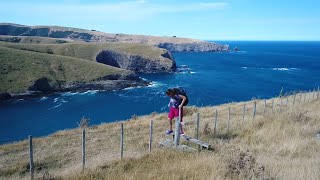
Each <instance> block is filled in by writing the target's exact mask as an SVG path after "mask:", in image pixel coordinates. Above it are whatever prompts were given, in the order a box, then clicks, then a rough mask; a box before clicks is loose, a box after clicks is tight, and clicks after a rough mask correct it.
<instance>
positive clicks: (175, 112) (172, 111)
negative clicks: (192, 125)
mask: <svg viewBox="0 0 320 180" xmlns="http://www.w3.org/2000/svg"><path fill="white" fill-rule="evenodd" d="M182 116H183V108H181V118H182ZM175 117H179V109H177V108H173V107H170V110H169V114H168V118H169V119H174V118H175ZM181 121H182V119H181Z"/></svg>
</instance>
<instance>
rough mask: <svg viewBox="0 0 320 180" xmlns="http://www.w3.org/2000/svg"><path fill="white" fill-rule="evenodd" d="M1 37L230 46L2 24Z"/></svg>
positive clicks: (180, 47)
mask: <svg viewBox="0 0 320 180" xmlns="http://www.w3.org/2000/svg"><path fill="white" fill-rule="evenodd" d="M0 35H10V36H40V37H50V38H65V39H71V40H76V41H85V42H122V43H135V44H149V45H153V46H156V47H161V48H165V49H167V50H169V51H171V52H180V51H194V52H208V51H226V50H228V49H229V46H228V45H221V44H217V43H210V42H206V41H201V40H196V39H189V38H179V37H175V36H173V37H158V36H145V35H129V34H110V33H104V32H99V31H95V30H94V31H89V30H84V29H77V28H69V27H59V26H24V25H18V24H9V23H0Z"/></svg>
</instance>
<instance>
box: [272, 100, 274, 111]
mask: <svg viewBox="0 0 320 180" xmlns="http://www.w3.org/2000/svg"><path fill="white" fill-rule="evenodd" d="M272 113H274V98H273V99H272Z"/></svg>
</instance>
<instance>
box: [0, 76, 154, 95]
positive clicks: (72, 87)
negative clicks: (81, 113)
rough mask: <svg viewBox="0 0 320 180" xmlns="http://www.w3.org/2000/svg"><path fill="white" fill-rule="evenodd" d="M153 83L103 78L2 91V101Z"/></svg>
mask: <svg viewBox="0 0 320 180" xmlns="http://www.w3.org/2000/svg"><path fill="white" fill-rule="evenodd" d="M151 84H152V83H151V82H149V81H146V80H144V79H142V78H140V77H138V78H137V79H132V80H101V81H93V82H89V83H69V84H67V85H65V86H64V87H62V88H59V89H57V88H52V89H50V90H49V91H31V90H29V91H26V92H24V93H18V94H10V93H0V101H7V100H14V99H32V98H39V97H44V96H47V95H52V94H55V93H66V92H71V93H77V92H78V93H83V92H86V91H96V90H97V91H118V90H122V89H126V88H135V87H144V86H149V85H151Z"/></svg>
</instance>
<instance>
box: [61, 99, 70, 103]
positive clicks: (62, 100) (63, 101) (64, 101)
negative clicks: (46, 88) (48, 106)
mask: <svg viewBox="0 0 320 180" xmlns="http://www.w3.org/2000/svg"><path fill="white" fill-rule="evenodd" d="M60 102H62V103H66V102H68V101H66V100H64V99H61V101H60Z"/></svg>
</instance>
